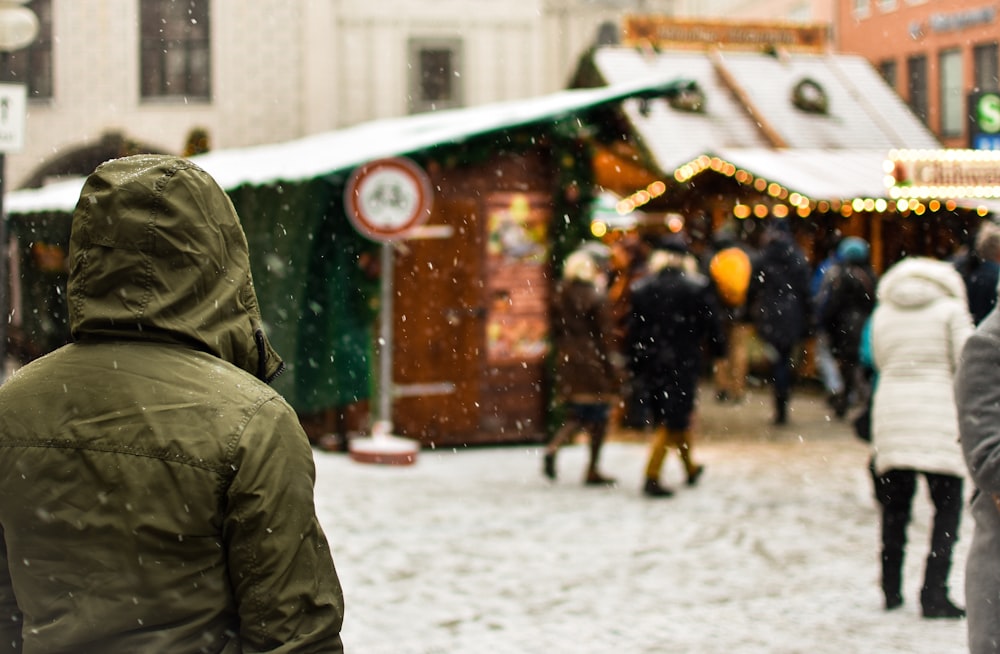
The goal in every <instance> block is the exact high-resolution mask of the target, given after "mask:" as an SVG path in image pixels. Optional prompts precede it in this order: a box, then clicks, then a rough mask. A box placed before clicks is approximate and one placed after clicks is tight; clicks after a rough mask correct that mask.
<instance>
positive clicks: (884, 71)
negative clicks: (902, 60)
mask: <svg viewBox="0 0 1000 654" xmlns="http://www.w3.org/2000/svg"><path fill="white" fill-rule="evenodd" d="M878 72H879V75H881V76H882V79H884V80H885V83H886V84H888V85H889V86H891V87H892V88H896V82H897V79H896V77H897V75H898V71H897V66H896V60H895V59H886V60H885V61H882V62H879V65H878Z"/></svg>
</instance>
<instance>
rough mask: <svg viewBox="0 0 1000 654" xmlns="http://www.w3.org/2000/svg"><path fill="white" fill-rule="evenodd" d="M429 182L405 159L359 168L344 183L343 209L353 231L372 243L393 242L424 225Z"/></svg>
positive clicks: (427, 211)
mask: <svg viewBox="0 0 1000 654" xmlns="http://www.w3.org/2000/svg"><path fill="white" fill-rule="evenodd" d="M432 193H433V191H432V189H431V181H430V178H428V177H427V173H425V172H424V171H423V169H422V168H420V166H418V165H417V164H415V163H413V162H412V161H410V160H409V159H405V158H402V157H394V158H391V159H378V160H376V161H371V162H369V163H367V164H365V165H363V166H359V167H358V168H357V169H356V170H355V171H354V173H353V174H352V175H351V178H350V179H349V180H348V182H347V188H346V189H345V190H344V205H345V208H346V212H347V218H348V220H350V221H351V224H352V225H354V228H355V229H357V230H358V231H359V232H361V233H362V234H363V235H365V236H367V237H368V238H370V239H372V240H374V241H393V240H397V239H400V238H403V237H405V236H406V234H407V233H408V232H409V231H411V230H412V229H413V228H414V227H418V226H419V225H422V224H424V223H425V222H427V219H428V218H429V217H430V213H431V204H432V197H433V196H432Z"/></svg>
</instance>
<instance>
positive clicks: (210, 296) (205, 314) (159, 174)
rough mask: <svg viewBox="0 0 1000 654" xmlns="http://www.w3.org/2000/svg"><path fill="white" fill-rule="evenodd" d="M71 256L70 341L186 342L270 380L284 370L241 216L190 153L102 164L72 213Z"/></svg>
mask: <svg viewBox="0 0 1000 654" xmlns="http://www.w3.org/2000/svg"><path fill="white" fill-rule="evenodd" d="M69 258H70V271H69V282H68V293H69V324H70V331H71V333H72V335H73V338H74V339H76V340H78V341H88V340H109V339H128V340H148V341H158V342H169V343H180V344H186V345H189V346H191V347H194V348H197V349H199V350H203V351H206V352H209V353H211V354H213V355H215V356H217V357H219V358H220V359H224V360H225V361H228V362H230V363H232V364H234V365H236V366H238V367H240V368H242V369H244V370H246V371H247V372H249V373H250V374H252V375H254V376H256V377H258V378H259V379H262V380H264V381H268V382H269V381H271V380H272V379H273V378H274V377H275V376H276V375H277V374H279V373H280V372H281V370H282V369H283V367H284V364H283V363H282V361H281V359H280V358H279V357H278V355H277V354H276V353H275V352H274V350H273V349H272V348H271V345H270V343H269V342H268V341H267V338H266V337H265V335H264V332H263V329H262V327H261V317H260V309H259V307H258V304H257V296H256V294H255V293H254V288H253V279H252V277H251V274H250V258H249V251H248V248H247V240H246V236H245V235H244V233H243V228H242V227H241V226H240V219H239V216H237V214H236V210H235V209H234V208H233V205H232V202H231V201H230V200H229V196H228V195H226V193H225V191H223V190H222V188H220V187H219V185H218V184H217V183H216V182H215V180H214V179H212V177H211V176H209V175H208V173H206V172H205V171H203V170H202V169H200V168H198V167H197V166H195V165H194V164H193V163H191V162H190V161H186V160H184V159H180V158H177V157H170V156H160V155H138V156H134V157H125V158H122V159H115V160H112V161H109V162H106V163H104V164H102V165H101V166H100V167H98V168H97V170H95V171H94V173H93V174H92V175H91V176H90V177H89V178H88V179H87V181H86V184H84V187H83V190H82V191H81V193H80V200H79V202H78V203H77V206H76V210H75V211H74V213H73V227H72V232H71V234H70V247H69Z"/></svg>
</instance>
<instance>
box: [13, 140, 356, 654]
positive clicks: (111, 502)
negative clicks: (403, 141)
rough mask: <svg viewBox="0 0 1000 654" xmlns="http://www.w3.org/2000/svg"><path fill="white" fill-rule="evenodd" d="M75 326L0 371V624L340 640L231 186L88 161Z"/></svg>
mask: <svg viewBox="0 0 1000 654" xmlns="http://www.w3.org/2000/svg"><path fill="white" fill-rule="evenodd" d="M69 265H70V270H69V282H68V289H67V302H68V307H69V320H70V329H71V333H72V336H73V342H72V343H71V344H69V345H66V346H63V347H62V348H60V349H58V350H56V351H55V352H52V353H51V354H49V355H47V356H45V357H42V358H41V359H38V360H36V361H34V362H32V363H30V364H29V365H27V366H25V367H24V368H22V369H20V370H19V371H17V372H16V373H15V374H14V375H13V376H12V377H11V378H10V379H9V380H7V381H6V382H5V383H4V384H3V385H2V386H0V644H2V647H3V648H4V649H5V650H7V651H12V652H25V653H27V652H46V653H49V654H54V653H58V652H65V653H69V652H73V653H79V652H104V653H107V652H226V653H230V652H231V653H236V652H342V651H343V645H342V643H341V637H340V631H341V625H342V622H343V611H344V600H343V593H342V590H341V586H340V582H339V580H338V577H337V573H336V570H335V568H334V564H333V558H332V555H331V552H330V548H329V545H328V543H327V540H326V537H325V535H324V534H323V531H322V528H321V527H320V524H319V521H318V519H317V517H316V511H315V505H314V499H313V486H314V482H315V467H314V462H313V459H312V451H311V448H310V446H309V442H308V440H307V438H306V435H305V433H304V432H303V430H302V428H301V426H300V425H299V422H298V419H297V417H296V414H295V412H294V411H293V410H292V408H291V407H290V406H289V405H288V404H287V403H286V402H285V400H284V399H282V397H281V396H280V395H279V394H278V393H276V392H275V391H274V390H272V389H271V388H270V387H269V386H268V385H267V384H268V382H270V381H271V380H272V379H274V377H275V376H276V375H278V374H279V373H280V371H281V370H282V368H283V363H282V361H281V359H280V358H279V357H278V355H277V354H276V353H275V352H274V351H273V350H272V348H271V346H270V344H269V342H268V340H267V338H266V336H265V335H264V332H263V330H262V327H261V316H260V310H259V308H258V304H257V299H256V295H255V292H254V288H253V281H252V278H251V274H250V260H249V252H248V248H247V241H246V237H245V235H244V233H243V229H242V227H241V225H240V221H239V217H238V216H237V215H236V211H235V210H234V208H233V205H232V203H231V202H230V201H229V198H228V196H227V195H226V193H225V192H224V191H223V190H222V189H221V188H220V187H219V186H218V184H216V182H215V180H213V179H212V178H211V177H210V176H209V175H208V174H207V173H206V172H204V171H203V170H201V169H200V168H198V167H197V166H195V165H194V164H192V163H191V162H189V161H186V160H184V159H180V158H176V157H169V156H160V155H155V156H154V155H138V156H133V157H126V158H122V159H116V160H112V161H109V162H106V163H104V164H102V165H101V166H100V167H98V168H97V170H96V171H94V173H93V174H91V175H90V177H89V178H88V179H87V181H86V183H85V185H84V187H83V190H82V192H81V194H80V199H79V202H78V203H77V206H76V210H75V211H74V213H73V224H72V230H71V235H70V247H69Z"/></svg>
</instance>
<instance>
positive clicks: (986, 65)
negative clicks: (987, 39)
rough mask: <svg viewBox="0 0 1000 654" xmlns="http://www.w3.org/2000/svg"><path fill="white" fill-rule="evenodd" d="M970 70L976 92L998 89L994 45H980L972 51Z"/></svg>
mask: <svg viewBox="0 0 1000 654" xmlns="http://www.w3.org/2000/svg"><path fill="white" fill-rule="evenodd" d="M972 68H973V70H972V74H973V76H974V79H975V85H976V90H977V91H996V90H998V89H1000V82H998V80H1000V69H998V66H997V44H996V43H982V44H980V45H977V46H975V47H974V48H973V49H972Z"/></svg>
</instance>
